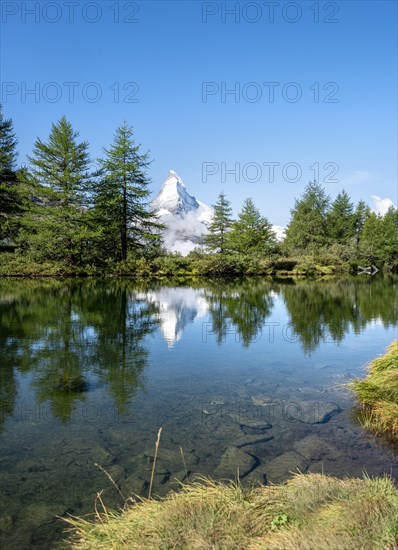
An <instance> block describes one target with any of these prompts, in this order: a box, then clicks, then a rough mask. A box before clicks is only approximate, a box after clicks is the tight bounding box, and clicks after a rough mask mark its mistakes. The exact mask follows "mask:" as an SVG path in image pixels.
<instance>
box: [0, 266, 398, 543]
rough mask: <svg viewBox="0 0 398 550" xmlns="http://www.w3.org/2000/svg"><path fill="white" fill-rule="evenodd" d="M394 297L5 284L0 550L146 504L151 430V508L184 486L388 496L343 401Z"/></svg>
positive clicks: (390, 285) (258, 288) (282, 288)
mask: <svg viewBox="0 0 398 550" xmlns="http://www.w3.org/2000/svg"><path fill="white" fill-rule="evenodd" d="M397 282H398V281H397V279H396V278H395V279H394V278H388V277H383V276H382V275H380V274H379V275H378V276H376V277H373V278H371V277H365V276H363V277H356V278H353V279H345V280H336V279H334V280H322V281H308V280H297V281H292V280H284V281H275V280H274V281H270V280H264V279H260V280H258V279H250V280H235V281H218V282H214V281H213V282H211V281H207V282H205V281H200V282H196V283H188V284H187V283H181V282H180V283H178V282H175V281H170V282H163V283H161V284H160V283H147V282H137V281H132V280H110V281H104V280H62V281H61V280H41V281H33V280H2V281H0V358H1V365H0V367H1V369H0V404H1V412H2V415H1V436H0V437H1V454H0V464H1V474H0V480H1V488H2V492H1V495H2V499H1V519H0V529H1V540H2V543H3V545H4V546H3V547H5V548H10V549H13V548H15V549H17V548H18V549H23V548H54V547H55V546H58V545H60V544H61V541H62V539H63V538H64V535H63V528H64V524H63V522H62V521H59V520H57V519H56V516H64V515H67V514H75V515H81V514H85V513H88V512H91V511H92V510H93V508H94V502H95V498H96V494H97V492H98V491H101V490H103V493H102V498H103V500H104V501H105V503H106V504H107V505H109V506H111V507H114V508H118V507H119V506H121V505H122V504H123V499H122V496H121V494H120V493H122V494H123V495H124V496H129V495H131V494H139V495H147V494H148V482H149V479H150V472H151V468H152V461H153V454H154V443H155V440H156V435H157V432H158V429H159V428H160V427H161V426H162V427H163V432H162V438H161V445H160V452H159V457H158V466H157V470H156V475H155V484H154V491H155V492H156V493H158V494H161V495H162V494H165V493H167V491H169V490H170V489H172V488H176V487H177V486H178V482H179V481H184V480H186V475H187V474H188V476H189V477H190V478H191V477H192V476H193V475H194V474H195V473H196V474H205V475H210V476H212V477H214V478H218V479H223V478H234V477H235V478H236V476H237V475H239V477H240V479H241V480H242V483H256V482H258V481H261V482H266V483H270V482H274V483H277V482H281V481H284V480H285V479H287V478H288V477H289V475H291V472H293V471H297V470H299V471H303V472H306V471H312V472H321V471H323V472H325V473H329V474H331V475H336V476H340V477H342V476H346V475H354V476H359V475H361V474H362V472H363V471H366V472H367V473H368V474H370V475H381V474H383V473H389V474H391V475H392V476H393V477H394V478H395V479H397V478H398V469H397V466H398V458H397V454H396V453H395V452H394V449H393V448H392V447H391V446H390V445H388V444H387V443H385V442H383V441H382V440H380V439H376V438H374V437H373V436H372V435H370V434H368V433H366V432H364V431H363V429H362V428H361V426H360V424H359V423H358V421H357V420H356V415H355V410H354V406H353V405H354V402H353V400H352V396H351V394H350V393H349V392H348V390H347V388H346V386H345V384H346V383H347V382H349V380H351V379H352V378H355V377H359V376H362V375H363V373H364V367H365V365H366V363H367V362H368V361H369V360H371V359H372V358H373V357H375V356H377V355H378V354H381V353H383V352H384V350H385V347H386V346H387V345H388V344H389V343H390V342H391V341H392V340H393V339H394V338H396V337H397V327H398V309H397ZM183 457H184V460H185V464H186V468H185V465H184V460H183ZM95 464H99V465H100V466H101V467H103V468H105V469H106V471H107V472H109V473H110V474H111V476H112V477H113V479H114V480H115V482H116V483H117V484H118V486H119V489H120V493H119V492H118V491H116V489H115V488H114V487H113V486H112V484H111V483H110V482H109V481H108V479H107V478H106V476H105V475H104V473H103V472H102V471H101V469H99V468H98V467H97V466H96V465H95Z"/></svg>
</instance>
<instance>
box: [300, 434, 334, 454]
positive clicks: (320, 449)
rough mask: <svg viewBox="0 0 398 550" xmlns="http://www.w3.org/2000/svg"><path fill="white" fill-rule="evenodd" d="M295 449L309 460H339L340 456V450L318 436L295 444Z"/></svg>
mask: <svg viewBox="0 0 398 550" xmlns="http://www.w3.org/2000/svg"><path fill="white" fill-rule="evenodd" d="M294 448H295V450H296V451H297V452H299V453H300V454H301V455H302V456H304V457H305V458H307V459H309V460H322V459H324V458H327V459H329V460H334V459H337V458H338V457H339V456H340V453H339V452H338V450H337V449H336V448H335V447H333V446H332V445H330V444H329V443H328V442H327V441H325V440H324V439H321V438H320V437H318V436H317V435H309V436H308V437H305V438H304V439H302V440H301V441H298V442H297V443H295V444H294Z"/></svg>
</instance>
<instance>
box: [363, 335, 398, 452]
mask: <svg viewBox="0 0 398 550" xmlns="http://www.w3.org/2000/svg"><path fill="white" fill-rule="evenodd" d="M368 370H369V373H368V376H367V377H366V378H365V379H363V380H357V381H355V382H354V383H353V384H352V389H353V390H354V391H355V393H356V394H357V396H358V399H359V401H360V402H361V403H362V405H363V407H364V408H363V411H362V413H361V415H360V418H361V420H362V422H363V424H364V425H365V426H366V427H367V428H369V429H371V430H373V431H375V432H377V433H380V434H387V435H388V436H391V437H392V438H393V439H394V440H395V441H396V442H398V340H395V341H394V342H393V343H392V344H391V345H390V346H389V348H388V352H387V353H385V354H384V355H383V356H381V357H378V358H377V359H375V360H374V361H372V362H371V364H370V365H369V369H368Z"/></svg>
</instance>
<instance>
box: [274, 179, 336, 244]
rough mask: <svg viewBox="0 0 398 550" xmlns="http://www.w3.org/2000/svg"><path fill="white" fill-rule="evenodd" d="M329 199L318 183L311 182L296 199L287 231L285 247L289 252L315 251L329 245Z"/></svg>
mask: <svg viewBox="0 0 398 550" xmlns="http://www.w3.org/2000/svg"><path fill="white" fill-rule="evenodd" d="M329 201H330V199H329V197H328V196H327V195H326V193H325V190H324V188H323V187H322V186H321V185H320V184H319V183H317V182H311V181H310V182H309V183H308V185H307V186H306V188H305V190H304V193H303V194H302V196H301V197H300V198H299V199H296V202H295V205H294V207H293V209H292V210H291V219H290V223H289V225H288V227H287V231H286V239H285V241H284V246H285V247H286V249H287V250H288V251H289V252H291V253H292V252H293V253H294V252H298V253H300V252H301V253H305V252H307V251H309V252H311V251H315V250H317V249H318V248H319V247H320V246H324V245H325V244H326V243H327V222H326V219H327V218H326V215H327V211H328V208H329Z"/></svg>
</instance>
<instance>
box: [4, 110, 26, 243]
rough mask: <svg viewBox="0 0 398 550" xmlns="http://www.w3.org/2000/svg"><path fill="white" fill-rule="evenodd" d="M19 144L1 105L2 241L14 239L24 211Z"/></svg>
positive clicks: (10, 121) (11, 124)
mask: <svg viewBox="0 0 398 550" xmlns="http://www.w3.org/2000/svg"><path fill="white" fill-rule="evenodd" d="M17 144H18V140H17V139H16V137H15V133H14V128H13V123H12V120H11V119H6V118H4V115H3V110H2V106H1V105H0V241H1V240H3V239H8V240H9V241H12V240H13V238H14V237H15V236H16V234H17V231H18V226H19V217H20V215H21V213H22V193H21V186H20V182H19V179H18V173H17V170H16V160H17Z"/></svg>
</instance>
